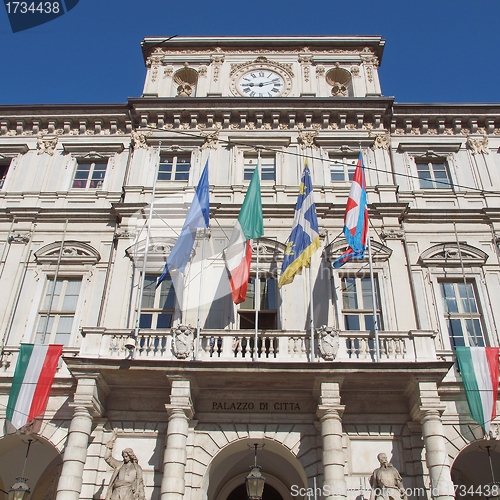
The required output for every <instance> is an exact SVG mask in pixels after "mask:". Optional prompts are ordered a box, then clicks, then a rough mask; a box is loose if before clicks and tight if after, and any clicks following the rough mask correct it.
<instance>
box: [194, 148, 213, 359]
mask: <svg viewBox="0 0 500 500" xmlns="http://www.w3.org/2000/svg"><path fill="white" fill-rule="evenodd" d="M209 161H210V151H209V152H208V158H207V167H208V162H209ZM206 239H207V228H206V227H205V228H203V242H202V244H201V271H200V291H199V294H198V318H197V320H196V340H195V344H194V355H193V358H194V359H195V360H196V359H198V351H199V349H200V332H201V300H202V298H203V274H204V273H203V271H204V270H205V240H206Z"/></svg>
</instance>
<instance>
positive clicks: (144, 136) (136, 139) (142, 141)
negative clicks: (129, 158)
mask: <svg viewBox="0 0 500 500" xmlns="http://www.w3.org/2000/svg"><path fill="white" fill-rule="evenodd" d="M150 135H151V131H147V132H139V131H138V130H132V145H133V146H134V149H148V137H149V136H150Z"/></svg>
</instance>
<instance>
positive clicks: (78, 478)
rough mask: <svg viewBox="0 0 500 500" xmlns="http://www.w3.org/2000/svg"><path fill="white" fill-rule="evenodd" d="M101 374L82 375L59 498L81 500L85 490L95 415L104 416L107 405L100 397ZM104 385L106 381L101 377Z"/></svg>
mask: <svg viewBox="0 0 500 500" xmlns="http://www.w3.org/2000/svg"><path fill="white" fill-rule="evenodd" d="M99 379H100V376H95V377H92V378H91V377H89V378H80V379H79V380H78V386H77V389H76V392H75V397H74V401H73V403H70V406H72V407H73V408H74V410H73V418H72V419H71V424H70V427H69V434H68V440H67V442H66V447H65V449H64V457H63V466H62V470H61V477H60V478H59V482H58V485H57V497H56V500H79V498H80V493H81V490H82V482H83V470H84V468H85V462H86V460H87V447H88V444H89V436H90V433H91V432H92V421H93V417H94V416H100V415H102V412H103V411H102V410H103V407H102V406H101V403H100V401H99V397H98V380H99ZM100 382H101V383H100V384H99V385H100V386H102V382H103V381H102V380H100Z"/></svg>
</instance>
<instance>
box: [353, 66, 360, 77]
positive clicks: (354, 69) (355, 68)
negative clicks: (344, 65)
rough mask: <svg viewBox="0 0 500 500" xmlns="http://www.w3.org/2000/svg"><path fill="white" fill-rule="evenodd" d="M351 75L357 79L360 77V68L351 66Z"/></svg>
mask: <svg viewBox="0 0 500 500" xmlns="http://www.w3.org/2000/svg"><path fill="white" fill-rule="evenodd" d="M351 75H352V76H354V77H355V78H358V77H359V66H351Z"/></svg>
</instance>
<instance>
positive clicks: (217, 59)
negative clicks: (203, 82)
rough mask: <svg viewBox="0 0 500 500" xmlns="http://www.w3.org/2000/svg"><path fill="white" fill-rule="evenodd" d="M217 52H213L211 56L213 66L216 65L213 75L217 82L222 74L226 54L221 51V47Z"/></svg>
mask: <svg viewBox="0 0 500 500" xmlns="http://www.w3.org/2000/svg"><path fill="white" fill-rule="evenodd" d="M216 50H217V52H216V53H214V54H212V55H211V56H210V61H211V63H212V66H213V67H214V70H213V77H214V82H217V81H218V80H219V74H220V68H221V66H222V64H223V63H224V58H225V56H224V54H222V53H220V50H221V49H220V47H218V48H216Z"/></svg>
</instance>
